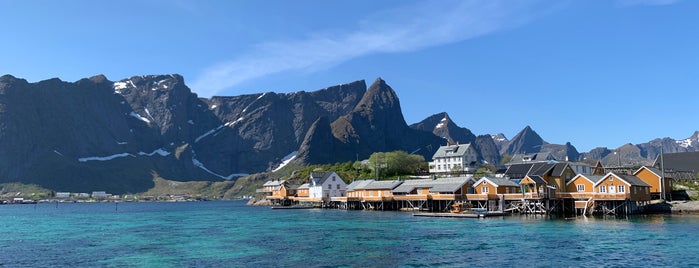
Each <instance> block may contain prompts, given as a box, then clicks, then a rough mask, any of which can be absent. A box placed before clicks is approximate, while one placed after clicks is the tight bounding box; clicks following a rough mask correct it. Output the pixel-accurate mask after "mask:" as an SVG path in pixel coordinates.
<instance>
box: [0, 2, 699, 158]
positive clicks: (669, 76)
mask: <svg viewBox="0 0 699 268" xmlns="http://www.w3.org/2000/svg"><path fill="white" fill-rule="evenodd" d="M697 12H699V1H676V0H609V1H586V0H579V1H526V0H525V1H516V0H512V1H498V0H484V1H469V0H459V1H448V0H439V1H407V0H400V1H398V0H384V1H320V0H315V1H306V0H299V1H226V0H222V1H184V0H180V1H178V0H142V1H79V0H68V1H19V0H0V30H1V31H0V32H1V33H2V34H3V37H2V39H1V40H2V41H1V42H0V59H1V60H0V74H12V75H14V76H17V77H21V78H25V79H27V80H29V81H30V82H35V81H40V80H45V79H49V78H53V77H59V78H61V79H63V80H66V81H76V80H78V79H81V78H84V77H90V76H93V75H96V74H105V75H106V76H107V77H108V78H109V79H111V80H113V81H116V80H120V79H123V78H127V77H130V76H135V75H143V74H170V73H178V74H182V75H183V76H184V77H185V80H186V83H187V84H188V85H189V86H190V88H192V90H193V91H194V92H196V93H197V94H199V96H202V97H210V96H212V95H224V96H230V95H241V94H249V93H259V92H268V91H274V92H279V93H285V92H292V91H298V90H305V91H312V90H317V89H321V88H325V87H328V86H332V85H336V84H342V83H347V82H352V81H355V80H361V79H365V80H366V81H367V83H368V84H371V82H372V81H373V80H374V79H375V78H376V77H381V78H383V79H384V80H386V81H387V82H388V84H389V85H391V86H392V87H393V89H394V90H395V91H396V92H397V94H398V96H399V98H400V101H401V106H402V108H403V114H404V115H405V119H406V121H407V123H408V124H412V123H416V122H418V121H420V120H422V119H424V118H426V117H428V116H430V115H432V114H435V113H439V112H448V113H449V114H450V115H451V117H452V119H453V120H454V121H455V122H456V123H457V124H459V125H460V126H463V127H467V128H469V129H471V130H472V131H473V132H474V133H475V134H477V135H479V134H496V133H504V134H505V135H506V136H507V137H508V138H512V137H513V136H514V135H515V134H516V133H517V132H519V131H520V130H522V129H523V128H524V127H525V126H527V125H529V126H531V127H532V128H533V129H534V130H535V131H537V132H538V133H539V134H540V135H541V136H542V137H543V138H544V140H546V141H548V142H551V143H561V144H562V143H565V142H568V141H569V142H571V143H572V144H573V145H575V146H576V147H577V148H578V150H579V151H588V150H590V149H592V148H594V147H598V146H601V147H609V148H616V147H619V146H621V145H623V144H625V143H642V142H647V141H649V140H651V139H653V138H656V137H671V138H675V139H683V138H687V137H689V136H690V135H691V134H692V133H693V132H694V131H695V130H699V125H697V119H696V118H697V116H696V115H697V112H696V109H695V107H696V105H695V104H696V102H697V100H698V99H699V98H698V97H699V93H698V91H697V89H698V87H697V86H698V85H699V49H698V48H699V27H696V25H697V24H699V19H698V18H697V16H696V14H697Z"/></svg>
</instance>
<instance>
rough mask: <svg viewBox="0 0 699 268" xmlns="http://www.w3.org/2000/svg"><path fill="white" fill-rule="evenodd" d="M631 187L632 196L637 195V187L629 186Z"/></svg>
mask: <svg viewBox="0 0 699 268" xmlns="http://www.w3.org/2000/svg"><path fill="white" fill-rule="evenodd" d="M631 187H632V188H633V194H637V193H638V187H636V186H631Z"/></svg>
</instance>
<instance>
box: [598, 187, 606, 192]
mask: <svg viewBox="0 0 699 268" xmlns="http://www.w3.org/2000/svg"><path fill="white" fill-rule="evenodd" d="M599 192H600V193H606V192H607V186H604V185H602V186H600V187H599Z"/></svg>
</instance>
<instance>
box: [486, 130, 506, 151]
mask: <svg viewBox="0 0 699 268" xmlns="http://www.w3.org/2000/svg"><path fill="white" fill-rule="evenodd" d="M490 138H491V139H492V140H493V142H494V143H495V146H497V148H498V152H499V151H500V150H502V147H504V146H505V145H506V144H507V143H508V142H509V141H510V140H508V139H507V137H505V134H502V133H498V134H495V135H491V136H490Z"/></svg>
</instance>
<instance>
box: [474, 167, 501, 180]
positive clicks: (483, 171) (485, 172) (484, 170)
mask: <svg viewBox="0 0 699 268" xmlns="http://www.w3.org/2000/svg"><path fill="white" fill-rule="evenodd" d="M495 171H497V168H496V167H494V166H486V165H483V166H480V167H479V168H478V169H477V170H476V172H475V173H473V178H474V179H480V178H483V177H486V176H489V175H492V174H493V173H495Z"/></svg>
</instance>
